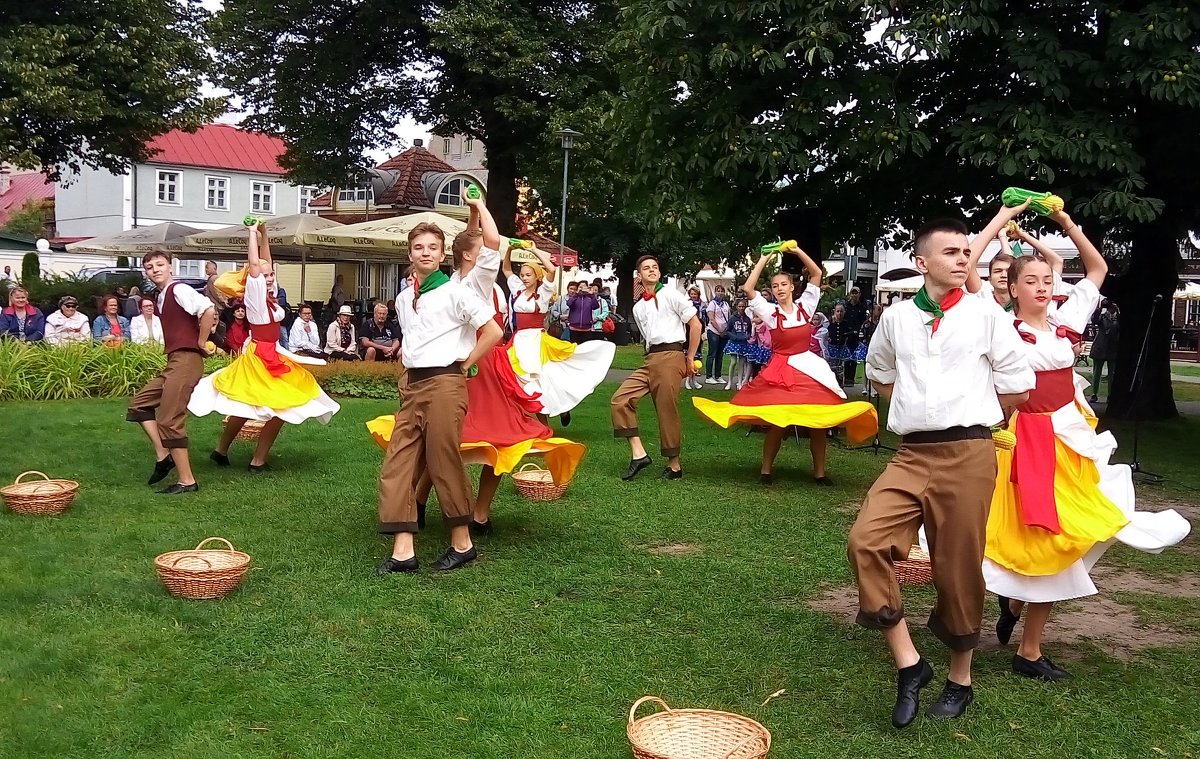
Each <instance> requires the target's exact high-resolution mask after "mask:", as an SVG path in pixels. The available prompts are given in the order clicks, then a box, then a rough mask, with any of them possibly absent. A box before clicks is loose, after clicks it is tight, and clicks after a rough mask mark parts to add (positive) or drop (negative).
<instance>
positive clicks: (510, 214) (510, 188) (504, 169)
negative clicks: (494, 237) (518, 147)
mask: <svg viewBox="0 0 1200 759" xmlns="http://www.w3.org/2000/svg"><path fill="white" fill-rule="evenodd" d="M487 158H488V165H487V169H488V187H487V189H488V192H487V207H488V210H489V211H491V212H492V218H494V219H495V220H496V227H497V228H498V229H499V230H500V234H502V235H506V236H512V235H514V234H516V231H517V155H516V153H515V152H513V151H512V150H511V149H509V148H506V147H503V146H498V147H496V148H493V147H492V143H491V141H490V140H489V141H488V142H487Z"/></svg>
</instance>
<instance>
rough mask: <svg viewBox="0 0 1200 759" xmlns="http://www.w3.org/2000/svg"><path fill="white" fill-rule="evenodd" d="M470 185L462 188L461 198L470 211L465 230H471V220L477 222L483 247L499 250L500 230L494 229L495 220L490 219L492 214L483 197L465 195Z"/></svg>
mask: <svg viewBox="0 0 1200 759" xmlns="http://www.w3.org/2000/svg"><path fill="white" fill-rule="evenodd" d="M469 188H470V185H468V186H467V187H464V188H463V192H462V198H463V202H464V203H466V204H467V207H468V208H470V209H471V217H470V219H468V221H467V229H472V228H473V226H472V223H471V219H475V220H477V221H476V223H477V224H478V225H479V230H480V231H481V232H482V233H483V245H484V247H487V248H491V249H492V250H500V230H499V229H497V228H496V220H495V219H493V218H492V213H491V211H489V210H488V209H487V205H486V204H485V203H484V202H483V197H482V196H481V197H478V198H471V197H468V195H467V190H468V189H469Z"/></svg>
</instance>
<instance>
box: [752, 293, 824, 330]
mask: <svg viewBox="0 0 1200 759" xmlns="http://www.w3.org/2000/svg"><path fill="white" fill-rule="evenodd" d="M817 297H818V298H819V297H820V296H817ZM778 310H779V306H777V305H775V304H774V303H772V302H771V301H769V300H767V299H766V298H764V297H763V296H762V293H755V294H754V297H753V298H751V299H750V303H749V304H748V305H747V306H746V312H747V315H752V316H757V317H758V318H759V319H762V320H763V321H764V322H765V321H767V320H768V319H774V318H775V312H776V311H778ZM809 316H812V313H811V312H809ZM768 323H773V322H768Z"/></svg>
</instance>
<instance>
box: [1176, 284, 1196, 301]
mask: <svg viewBox="0 0 1200 759" xmlns="http://www.w3.org/2000/svg"><path fill="white" fill-rule="evenodd" d="M1172 297H1173V298H1174V299H1175V300H1200V284H1196V283H1195V282H1184V283H1183V286H1182V287H1180V288H1179V289H1178V290H1176V291H1175V294H1174V295H1173V296H1172Z"/></svg>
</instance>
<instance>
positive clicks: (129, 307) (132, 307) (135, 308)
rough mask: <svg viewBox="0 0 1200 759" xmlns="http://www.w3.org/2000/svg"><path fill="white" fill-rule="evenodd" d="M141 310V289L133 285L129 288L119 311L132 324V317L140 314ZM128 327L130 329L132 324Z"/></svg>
mask: <svg viewBox="0 0 1200 759" xmlns="http://www.w3.org/2000/svg"><path fill="white" fill-rule="evenodd" d="M141 312H142V291H141V290H140V289H139V288H138V287H137V285H134V286H133V287H131V288H129V297H128V298H126V299H125V302H124V303H122V304H121V313H122V314H123V315H124V316H125V318H126V319H128V320H129V323H130V324H131V325H132V324H133V319H134V317H135V316H138V315H140V314H141ZM130 329H132V326H131V327H130Z"/></svg>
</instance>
